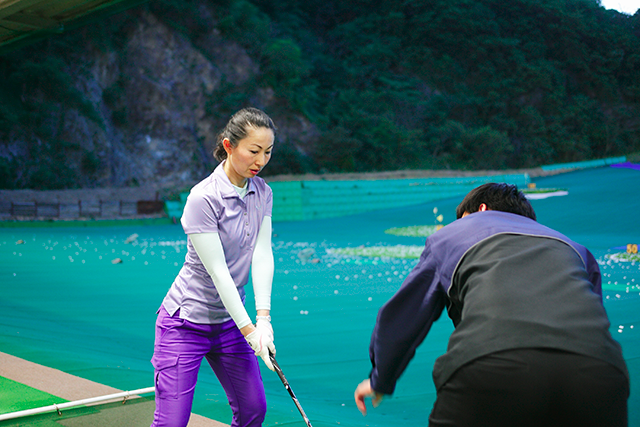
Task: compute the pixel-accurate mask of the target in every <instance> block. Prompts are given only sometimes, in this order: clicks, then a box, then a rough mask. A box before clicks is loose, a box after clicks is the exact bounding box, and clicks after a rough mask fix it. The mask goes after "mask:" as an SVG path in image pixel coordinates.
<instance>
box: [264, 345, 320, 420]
mask: <svg viewBox="0 0 640 427" xmlns="http://www.w3.org/2000/svg"><path fill="white" fill-rule="evenodd" d="M269 358H270V359H271V363H272V364H273V367H274V368H275V370H276V373H277V374H278V376H279V377H280V380H281V381H282V384H284V388H286V389H287V391H288V392H289V395H290V396H291V399H293V403H295V405H296V407H297V408H298V411H300V415H302V418H304V422H305V423H307V427H312V426H311V421H309V417H307V414H305V413H304V409H302V406H301V405H300V402H299V401H298V398H297V397H296V395H295V393H294V392H293V390H291V386H290V385H289V381H287V378H286V377H285V376H284V373H283V372H282V369H280V366H279V365H278V362H276V358H275V357H274V356H273V354H271V353H269Z"/></svg>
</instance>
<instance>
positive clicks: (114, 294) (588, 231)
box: [0, 167, 640, 427]
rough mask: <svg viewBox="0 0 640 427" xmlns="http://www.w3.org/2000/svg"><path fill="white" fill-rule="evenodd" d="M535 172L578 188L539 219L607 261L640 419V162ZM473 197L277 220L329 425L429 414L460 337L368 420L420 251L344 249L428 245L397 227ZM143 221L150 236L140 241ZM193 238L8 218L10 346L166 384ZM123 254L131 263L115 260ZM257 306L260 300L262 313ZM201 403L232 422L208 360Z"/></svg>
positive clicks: (271, 377) (93, 373)
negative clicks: (393, 312)
mask: <svg viewBox="0 0 640 427" xmlns="http://www.w3.org/2000/svg"><path fill="white" fill-rule="evenodd" d="M535 182H536V184H537V187H539V188H540V187H551V188H567V189H568V191H569V194H568V195H567V196H562V197H550V198H548V199H542V200H534V201H532V204H533V205H534V207H535V209H536V212H537V213H538V219H539V221H540V222H541V223H543V224H545V225H548V226H550V227H553V228H556V229H558V230H559V231H561V232H563V233H565V234H567V235H568V236H569V237H570V238H572V239H574V240H576V241H577V242H579V243H582V244H584V245H586V246H587V247H589V249H590V250H591V251H592V252H593V253H594V255H595V256H596V258H597V259H598V260H599V262H600V264H601V268H602V273H603V282H604V284H605V287H606V289H607V291H605V300H604V301H605V308H606V309H607V312H608V314H609V317H610V320H611V331H612V334H613V335H614V337H615V338H616V339H617V340H618V341H619V342H620V343H621V345H622V347H623V351H624V355H625V359H626V360H627V363H628V366H629V369H630V371H631V379H632V395H631V398H630V400H629V410H630V416H629V419H630V426H632V427H640V392H639V391H638V390H637V384H638V381H639V380H640V290H638V288H637V284H638V283H640V264H639V263H637V262H616V261H614V260H612V259H610V258H608V257H607V256H608V255H611V254H614V253H617V252H620V251H621V249H620V248H621V247H623V246H626V245H627V244H628V243H640V221H638V213H639V212H640V198H639V197H637V194H639V192H640V172H638V171H634V170H630V169H614V168H608V167H605V168H600V169H591V170H583V171H577V172H572V173H567V174H562V175H556V176H553V177H547V178H540V179H536V180H535ZM459 201H460V199H459V198H456V199H445V200H439V201H434V202H429V203H423V204H416V205H415V206H411V207H403V208H396V209H389V210H383V211H377V212H369V213H363V214H358V215H352V216H346V217H340V218H331V219H320V220H311V221H300V222H281V223H276V224H274V238H273V242H274V254H275V261H276V273H275V280H274V292H273V312H272V316H273V324H274V329H275V335H276V346H277V349H278V361H279V363H280V365H281V366H282V369H283V370H284V373H285V375H286V376H287V378H288V380H289V382H290V383H291V387H292V388H293V390H294V392H295V393H296V395H297V397H298V398H299V400H300V402H301V404H302V406H303V407H304V409H305V411H306V413H307V415H309V417H310V418H311V421H312V423H313V425H314V426H315V427H322V426H329V425H332V426H336V425H340V426H362V425H366V426H372V427H373V426H380V427H382V426H389V427H393V426H406V425H411V424H416V423H418V424H424V423H425V422H426V419H427V417H428V414H429V412H430V410H431V407H432V405H433V402H434V400H435V389H434V386H433V383H432V381H431V369H432V366H433V363H434V361H435V359H436V358H437V357H438V356H439V355H441V354H442V353H443V352H444V351H445V349H446V343H447V340H448V337H449V334H450V333H451V331H452V329H453V328H452V325H451V323H450V321H449V319H448V318H447V316H446V314H444V315H443V316H442V318H441V319H440V320H438V321H437V322H436V323H435V325H434V327H433V328H432V331H431V332H430V334H429V336H428V337H427V338H426V340H425V342H424V343H423V344H422V346H420V348H419V350H418V352H417V354H416V357H415V359H414V360H413V361H412V363H411V364H410V366H409V368H408V370H407V371H406V372H405V374H404V375H403V377H402V378H401V379H400V381H399V383H398V387H397V391H396V393H395V394H394V396H392V397H391V398H389V399H386V400H385V401H384V402H383V404H382V405H381V406H380V407H379V408H377V409H375V410H372V411H370V413H369V415H368V416H367V417H366V418H364V419H363V418H362V416H361V415H360V413H359V412H358V411H357V409H356V407H355V405H354V403H353V391H354V389H355V387H356V385H357V384H358V383H359V382H360V381H361V380H362V379H363V378H364V377H365V376H367V374H368V372H369V369H370V364H369V361H368V342H369V337H370V334H371V331H372V328H373V324H374V321H375V317H376V314H377V310H378V309H379V307H380V306H381V305H382V304H383V303H384V302H385V301H386V300H387V299H388V298H389V297H390V296H391V295H392V294H393V293H394V292H395V291H396V290H397V289H398V288H399V286H400V285H401V283H402V280H403V278H404V277H405V276H406V275H407V274H408V272H409V271H410V270H411V268H412V267H413V266H414V265H415V262H416V261H415V259H407V258H370V257H358V256H339V255H335V254H333V253H332V251H331V250H332V249H337V248H358V247H361V246H364V247H369V246H397V245H406V246H412V245H422V244H424V238H423V237H407V236H396V235H391V234H387V233H385V230H388V229H389V228H392V227H409V226H416V225H434V224H435V220H434V214H433V209H434V208H435V207H437V208H438V211H439V213H441V214H443V216H444V218H443V221H442V222H443V223H445V224H446V223H449V222H452V221H453V220H454V219H455V207H456V206H457V204H458V203H459ZM416 202H418V203H419V202H420V201H419V200H417V201H416ZM134 233H135V234H138V238H137V240H136V241H135V242H133V243H129V244H126V243H125V240H126V239H127V238H128V237H129V236H131V235H132V234H134ZM19 240H23V241H24V244H16V242H17V241H19ZM185 245H186V238H185V235H184V234H183V231H182V229H181V227H180V226H176V225H148V226H141V225H128V226H119V227H115V226H108V227H91V228H85V227H55V228H28V227H26V228H5V229H1V228H0V310H1V312H2V313H3V316H2V317H1V318H0V351H3V352H6V353H10V354H12V355H15V356H17V357H22V358H24V359H27V360H30V361H33V362H36V363H40V364H43V365H46V366H50V367H53V368H56V369H60V370H62V371H65V372H68V373H70V374H73V375H77V376H80V377H83V378H87V379H89V380H93V381H97V382H100V383H103V384H107V385H109V386H112V387H116V388H119V389H122V390H133V389H137V388H143V387H149V386H151V385H153V383H152V381H153V374H152V367H151V364H150V362H149V360H150V358H151V355H152V352H153V335H154V321H155V312H156V310H157V308H158V307H159V305H160V303H161V301H162V298H163V297H164V295H165V293H166V291H167V289H168V288H169V286H170V285H171V282H172V280H173V278H174V277H175V275H176V273H177V272H178V270H179V268H180V265H181V264H182V262H183V259H184V255H185ZM115 258H120V259H121V260H122V263H118V264H113V263H112V262H111V261H112V260H113V259H115ZM314 260H317V261H314ZM249 298H250V299H251V298H252V296H251V294H250V293H249ZM251 305H252V301H251V300H250V302H249V304H248V306H249V308H250V312H253V310H252V309H251ZM263 378H264V383H265V389H266V392H267V400H268V408H269V412H268V414H267V419H266V421H265V425H266V426H275V425H282V424H287V425H291V426H303V425H304V423H303V421H302V418H301V417H300V415H299V414H298V412H297V410H296V408H295V406H294V405H293V403H292V401H291V399H290V397H289V395H288V393H287V392H286V391H285V389H284V388H283V386H282V383H281V382H280V380H279V378H278V377H277V376H276V375H275V374H274V373H272V372H270V371H268V370H266V369H263ZM587 404H588V402H587ZM34 406H37V405H34ZM193 411H194V412H195V413H198V414H201V415H203V416H206V417H211V418H214V419H217V420H220V421H222V422H226V423H229V422H230V420H231V414H230V411H229V409H228V406H227V403H226V397H225V396H224V392H223V391H222V389H221V387H220V386H219V385H218V383H217V381H216V379H215V376H214V375H213V374H212V372H211V370H210V369H209V368H208V367H207V366H206V365H204V366H203V369H201V371H200V377H199V383H198V386H197V388H196V397H195V401H194V407H193ZM149 422H150V420H149Z"/></svg>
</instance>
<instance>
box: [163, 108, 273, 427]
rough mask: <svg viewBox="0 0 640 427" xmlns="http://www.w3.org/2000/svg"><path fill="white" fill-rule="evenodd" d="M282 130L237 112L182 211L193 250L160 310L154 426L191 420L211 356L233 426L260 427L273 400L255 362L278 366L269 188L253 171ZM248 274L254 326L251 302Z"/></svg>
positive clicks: (254, 113) (261, 117)
mask: <svg viewBox="0 0 640 427" xmlns="http://www.w3.org/2000/svg"><path fill="white" fill-rule="evenodd" d="M275 133H276V128H275V126H274V124H273V122H272V121H271V119H270V118H269V116H267V115H266V114H265V113H264V112H262V111H260V110H258V109H255V108H246V109H243V110H240V111H238V112H237V113H236V114H234V115H233V116H232V117H231V119H230V120H229V122H228V123H227V125H226V127H225V128H224V130H223V131H222V132H221V133H220V135H218V140H217V144H216V148H215V150H214V156H215V157H216V159H218V160H219V161H220V162H221V163H220V164H219V165H218V167H216V169H215V171H214V172H213V173H212V174H211V175H210V176H209V177H207V178H205V179H204V180H203V181H201V182H200V183H198V184H197V185H196V186H194V187H193V188H192V189H191V192H190V194H189V197H188V198H187V203H186V205H185V208H184V213H183V215H182V219H181V222H182V227H183V228H184V231H185V233H186V234H187V235H188V239H187V255H186V258H185V262H184V265H183V266H182V269H181V270H180V273H179V274H178V276H177V277H176V279H175V280H174V282H173V284H172V286H171V288H170V289H169V292H168V293H167V295H166V296H165V298H164V300H163V302H162V306H161V307H160V309H159V310H158V319H157V321H156V336H155V345H154V354H153V358H152V360H151V362H152V364H153V366H154V368H155V387H156V410H155V414H154V421H153V424H151V426H152V427H161V426H162V427H164V426H172V427H178V426H186V425H187V423H188V421H189V416H190V414H191V405H192V402H193V393H194V389H195V385H196V380H197V375H198V368H199V367H200V363H201V362H202V358H203V357H205V358H206V359H207V361H208V362H209V365H211V368H212V369H213V371H214V372H215V374H216V376H217V377H218V380H219V381H220V383H221V384H222V386H223V387H224V390H225V392H226V393H227V398H228V399H229V404H230V406H231V409H232V411H233V421H232V423H231V425H232V426H233V427H236V426H238V427H240V426H247V427H248V426H261V425H262V422H263V420H264V417H265V413H266V410H267V408H266V398H265V393H264V387H263V384H262V377H261V375H260V370H259V366H258V361H257V358H256V355H257V356H260V357H261V358H262V359H263V360H264V363H265V364H266V365H267V367H268V368H269V369H271V370H273V369H274V368H273V366H272V364H271V362H270V360H269V351H271V352H272V353H273V354H275V347H274V344H273V329H272V327H271V317H270V316H269V313H270V309H271V283H272V280H273V271H274V266H273V252H272V249H271V208H272V192H271V189H270V188H269V186H268V185H267V184H266V183H265V182H264V180H262V179H261V178H258V177H257V176H256V175H257V174H258V173H259V172H260V170H261V169H262V168H263V167H264V166H265V165H266V164H267V163H268V162H269V159H270V157H271V150H272V149H273V143H274V140H275ZM249 271H251V277H252V282H253V287H254V293H255V303H256V312H257V318H256V324H255V326H254V324H253V323H252V322H251V319H250V318H249V315H248V314H247V311H246V310H245V307H244V299H245V290H244V286H245V285H246V284H247V282H248V280H249Z"/></svg>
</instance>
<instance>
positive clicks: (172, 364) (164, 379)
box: [151, 355, 180, 399]
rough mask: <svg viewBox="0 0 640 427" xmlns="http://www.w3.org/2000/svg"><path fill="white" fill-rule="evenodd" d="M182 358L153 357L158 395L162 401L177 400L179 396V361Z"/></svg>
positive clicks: (152, 362)
mask: <svg viewBox="0 0 640 427" xmlns="http://www.w3.org/2000/svg"><path fill="white" fill-rule="evenodd" d="M179 359H180V356H158V357H156V355H154V356H153V358H152V359H151V364H152V365H153V367H154V368H155V381H154V382H155V387H156V395H157V396H158V397H159V398H162V399H177V398H178V394H179V378H178V375H179V373H178V360H179Z"/></svg>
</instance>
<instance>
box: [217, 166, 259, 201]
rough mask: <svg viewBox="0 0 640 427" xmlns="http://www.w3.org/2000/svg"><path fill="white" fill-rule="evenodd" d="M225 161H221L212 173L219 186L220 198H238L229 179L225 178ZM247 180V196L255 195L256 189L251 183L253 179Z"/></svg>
mask: <svg viewBox="0 0 640 427" xmlns="http://www.w3.org/2000/svg"><path fill="white" fill-rule="evenodd" d="M226 161H227V160H226V159H225V160H223V161H222V162H220V164H219V165H218V166H217V167H216V168H215V170H214V171H213V175H214V178H215V180H216V181H218V183H219V184H220V193H221V194H222V197H224V198H225V199H226V198H230V197H238V198H239V197H240V196H239V195H238V192H237V191H236V189H235V188H234V187H233V184H231V181H230V180H229V177H228V176H227V174H226V172H225V171H224V164H225V162H226ZM247 180H248V181H249V184H248V188H247V194H250V193H255V192H256V189H255V184H254V183H253V178H247Z"/></svg>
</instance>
